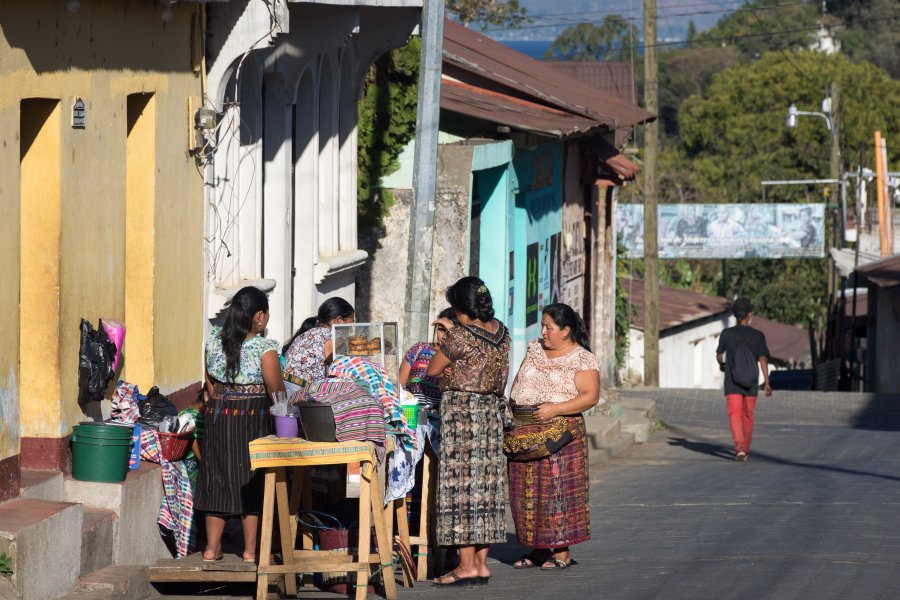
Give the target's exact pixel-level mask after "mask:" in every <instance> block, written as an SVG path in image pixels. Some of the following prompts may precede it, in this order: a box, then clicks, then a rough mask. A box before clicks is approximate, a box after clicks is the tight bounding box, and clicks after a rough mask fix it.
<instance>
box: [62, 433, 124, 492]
mask: <svg viewBox="0 0 900 600" xmlns="http://www.w3.org/2000/svg"><path fill="white" fill-rule="evenodd" d="M129 435H130V434H129ZM132 447H133V443H132V441H131V437H128V438H127V439H121V440H117V439H102V438H90V437H83V436H81V435H79V434H77V433H73V434H72V477H74V478H75V479H77V480H79V481H97V482H101V483H119V482H121V481H125V475H126V474H127V473H128V457H129V456H130V454H131V448H132Z"/></svg>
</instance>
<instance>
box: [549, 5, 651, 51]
mask: <svg viewBox="0 0 900 600" xmlns="http://www.w3.org/2000/svg"><path fill="white" fill-rule="evenodd" d="M639 39H640V36H639V34H638V31H637V27H635V26H634V25H632V24H631V23H630V22H629V21H627V20H625V18H623V17H622V16H621V15H607V16H606V17H604V18H603V22H602V23H601V24H600V25H594V24H593V23H579V24H578V25H572V26H571V27H567V28H566V29H565V30H564V31H563V32H562V33H560V34H559V36H557V38H556V39H555V40H553V43H552V44H551V45H550V47H549V48H548V49H547V52H546V54H545V57H546V58H550V59H557V60H573V61H594V60H610V61H627V60H629V59H630V58H631V53H632V51H633V48H632V45H633V44H634V43H637V42H638V40H639Z"/></svg>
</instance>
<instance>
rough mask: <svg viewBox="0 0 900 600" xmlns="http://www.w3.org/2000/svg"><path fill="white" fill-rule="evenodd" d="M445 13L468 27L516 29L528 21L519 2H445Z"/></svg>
mask: <svg viewBox="0 0 900 600" xmlns="http://www.w3.org/2000/svg"><path fill="white" fill-rule="evenodd" d="M445 7H446V9H447V12H449V13H450V14H451V15H453V16H454V17H456V19H457V21H459V22H460V23H461V24H463V25H465V26H466V27H468V26H469V25H472V24H476V25H480V26H481V27H487V26H488V25H501V26H504V27H509V28H511V29H516V28H518V27H521V26H522V25H523V24H525V23H527V22H529V21H530V19H529V18H528V17H527V16H526V15H527V13H528V11H527V10H526V9H525V7H523V6H519V0H446V4H445Z"/></svg>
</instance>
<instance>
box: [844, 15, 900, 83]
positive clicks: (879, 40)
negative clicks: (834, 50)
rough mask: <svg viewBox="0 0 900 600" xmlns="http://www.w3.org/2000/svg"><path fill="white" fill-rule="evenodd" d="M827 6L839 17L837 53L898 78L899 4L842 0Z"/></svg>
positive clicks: (899, 46)
mask: <svg viewBox="0 0 900 600" xmlns="http://www.w3.org/2000/svg"><path fill="white" fill-rule="evenodd" d="M828 9H829V10H830V11H833V13H834V15H835V16H837V17H840V18H841V20H842V26H841V27H839V28H837V38H838V40H840V42H841V52H844V53H846V54H847V55H848V56H849V57H850V58H851V59H852V60H860V61H861V60H865V61H868V62H871V63H872V64H874V65H876V66H878V67H880V68H882V69H884V70H885V71H887V72H888V73H889V74H890V75H891V77H893V78H894V79H900V4H898V3H897V0H844V1H843V2H837V3H835V5H834V6H831V3H829V7H828Z"/></svg>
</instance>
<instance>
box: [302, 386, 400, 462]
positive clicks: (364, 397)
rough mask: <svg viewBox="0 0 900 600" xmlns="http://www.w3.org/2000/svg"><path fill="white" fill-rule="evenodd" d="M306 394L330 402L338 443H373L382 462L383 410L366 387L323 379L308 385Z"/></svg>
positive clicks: (383, 442)
mask: <svg viewBox="0 0 900 600" xmlns="http://www.w3.org/2000/svg"><path fill="white" fill-rule="evenodd" d="M306 396H307V398H308V399H309V400H312V401H314V402H322V403H325V404H330V405H331V410H332V412H333V413H334V437H335V438H337V440H338V441H339V442H351V441H368V442H372V443H373V444H374V445H375V455H376V458H377V460H378V463H379V464H381V463H382V462H383V461H384V453H385V449H384V446H385V425H384V409H383V408H382V407H381V404H380V403H379V402H378V400H376V399H375V398H374V397H373V396H372V394H370V393H369V391H368V389H366V388H363V387H361V386H360V385H358V384H356V383H351V382H348V381H344V380H342V379H326V380H325V381H320V382H317V383H313V384H310V385H309V386H308V387H307V389H306Z"/></svg>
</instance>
